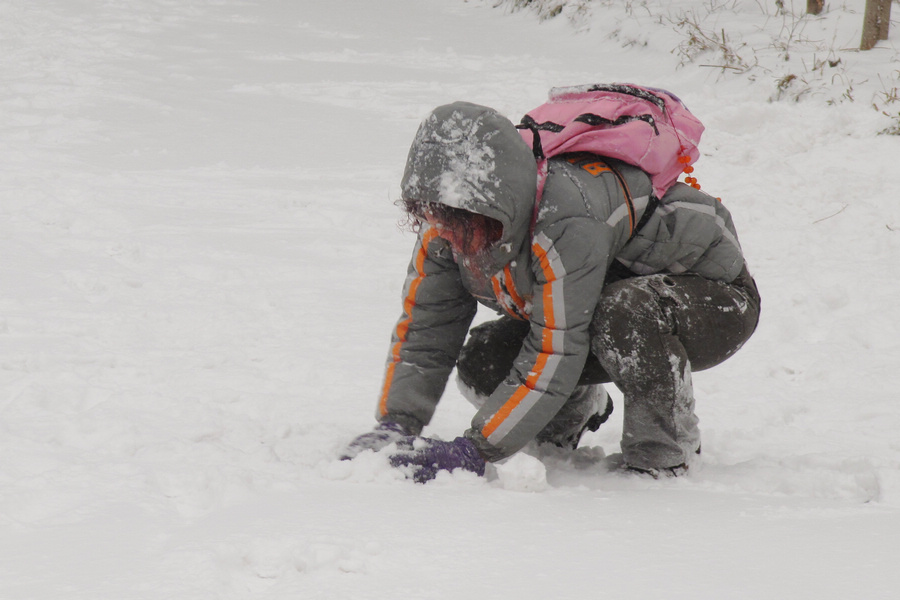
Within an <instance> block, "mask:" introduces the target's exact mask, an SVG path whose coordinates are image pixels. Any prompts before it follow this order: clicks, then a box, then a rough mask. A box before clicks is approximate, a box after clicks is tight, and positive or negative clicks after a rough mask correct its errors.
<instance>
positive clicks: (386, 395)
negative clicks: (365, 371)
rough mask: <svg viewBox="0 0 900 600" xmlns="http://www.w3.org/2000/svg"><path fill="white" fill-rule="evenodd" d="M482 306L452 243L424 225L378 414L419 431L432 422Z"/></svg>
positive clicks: (412, 266)
mask: <svg viewBox="0 0 900 600" xmlns="http://www.w3.org/2000/svg"><path fill="white" fill-rule="evenodd" d="M476 309H477V305H476V301H475V299H474V298H473V297H472V296H471V295H470V294H469V293H468V292H467V291H466V289H465V288H464V287H463V285H462V280H461V279H460V274H459V269H458V267H457V265H456V263H455V262H454V261H453V258H452V255H451V253H450V249H449V246H448V244H447V243H446V242H445V241H444V240H442V239H441V238H439V237H438V236H437V234H436V232H435V230H434V229H433V228H430V227H424V228H423V229H422V231H421V232H420V233H419V238H418V240H417V242H416V247H415V249H414V251H413V256H412V260H411V261H410V264H409V270H408V273H407V277H406V283H405V284H404V286H403V314H402V315H401V317H400V320H399V321H398V322H397V325H396V327H395V328H394V331H393V333H392V336H391V347H390V352H389V353H388V359H387V366H386V368H385V375H384V382H383V385H382V390H381V396H380V398H379V400H378V407H377V411H376V418H377V419H378V420H379V421H383V420H391V421H395V422H398V423H400V424H402V425H404V426H405V427H407V429H409V430H410V431H411V432H412V433H415V434H418V433H419V432H420V431H421V429H422V427H423V426H424V425H426V424H428V422H429V421H430V420H431V417H432V415H433V414H434V410H435V408H436V406H437V403H438V401H439V400H440V398H441V395H442V394H443V392H444V387H445V386H446V384H447V379H448V377H449V376H450V372H451V371H452V369H453V367H454V365H455V364H456V359H457V357H458V355H459V351H460V349H461V348H462V345H463V342H464V340H465V337H466V333H467V332H468V330H469V325H470V324H471V322H472V318H473V317H474V316H475V312H476Z"/></svg>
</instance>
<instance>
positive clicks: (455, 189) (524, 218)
mask: <svg viewBox="0 0 900 600" xmlns="http://www.w3.org/2000/svg"><path fill="white" fill-rule="evenodd" d="M536 182H537V167H536V165H535V161H534V156H533V154H532V152H531V149H530V148H529V147H528V146H527V145H526V144H525V142H523V141H522V138H521V136H520V135H519V132H518V131H517V130H516V128H515V126H514V125H513V124H512V122H510V121H509V119H507V118H506V117H504V116H502V115H500V114H499V113H498V112H497V111H495V110H494V109H492V108H488V107H486V106H479V105H477V104H471V103H468V102H454V103H453V104H448V105H445V106H439V107H438V108H436V109H434V111H432V112H431V114H429V115H428V116H427V117H426V118H425V120H424V121H423V122H422V124H421V125H420V126H419V130H418V131H417V132H416V136H415V138H414V140H413V143H412V146H411V147H410V149H409V157H408V158H407V161H406V170H405V172H404V174H403V180H402V182H401V193H402V196H403V198H404V199H414V200H418V201H422V202H435V203H440V204H445V205H447V206H452V207H454V208H461V209H464V210H468V211H471V212H475V213H478V214H482V215H485V216H487V217H491V218H493V219H497V220H498V221H500V222H501V223H503V237H502V239H501V240H500V244H499V245H498V246H499V248H498V253H499V254H501V255H507V254H509V253H511V252H514V251H515V250H517V249H518V247H519V245H520V244H521V242H522V241H523V240H524V239H525V236H527V234H528V229H529V227H530V225H531V216H532V211H533V207H534V197H535V193H536V189H537V183H536ZM497 258H501V256H497ZM507 258H508V256H507Z"/></svg>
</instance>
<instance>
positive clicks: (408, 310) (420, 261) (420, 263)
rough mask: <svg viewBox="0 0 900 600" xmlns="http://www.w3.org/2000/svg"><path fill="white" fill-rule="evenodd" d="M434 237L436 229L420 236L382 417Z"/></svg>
mask: <svg viewBox="0 0 900 600" xmlns="http://www.w3.org/2000/svg"><path fill="white" fill-rule="evenodd" d="M436 237H437V230H436V229H429V230H428V231H426V232H425V233H424V235H423V236H422V245H421V246H420V247H419V251H418V252H417V253H416V260H415V265H416V266H415V268H416V278H415V279H413V280H412V281H411V282H410V284H409V291H408V292H407V293H406V297H405V298H404V299H403V312H404V313H405V314H406V318H405V319H402V320H401V321H400V322H399V323H397V329H396V331H395V333H396V336H397V340H398V341H397V342H396V343H394V345H393V346H391V362H390V363H389V364H388V366H387V370H386V371H385V374H384V385H383V386H382V388H381V398H380V399H379V400H378V412H379V414H381V415H382V416H384V415H386V414H387V400H388V392H390V389H391V384H392V383H393V381H394V371H395V369H396V368H397V364H398V363H399V362H400V349H401V348H402V347H403V344H404V343H405V342H406V338H407V336H408V335H409V326H410V325H411V324H412V320H413V318H412V311H413V307H415V305H416V295H417V294H418V293H419V286H420V285H421V284H422V280H423V279H425V259H426V258H427V256H428V245H429V244H430V243H431V242H432V240H434V238H436Z"/></svg>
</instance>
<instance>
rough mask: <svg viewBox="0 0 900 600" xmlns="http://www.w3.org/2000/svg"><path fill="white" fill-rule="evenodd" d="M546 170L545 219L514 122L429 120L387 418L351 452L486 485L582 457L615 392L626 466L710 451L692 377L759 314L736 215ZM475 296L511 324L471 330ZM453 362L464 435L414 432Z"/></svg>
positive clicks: (679, 191) (554, 166)
mask: <svg viewBox="0 0 900 600" xmlns="http://www.w3.org/2000/svg"><path fill="white" fill-rule="evenodd" d="M547 167H548V170H547V173H546V178H545V179H544V180H543V189H542V194H541V196H540V198H541V199H540V204H539V210H538V211H535V198H536V193H537V183H536V182H537V181H538V177H537V167H536V164H535V157H534V155H533V153H532V149H531V148H529V147H528V145H527V144H526V143H525V142H524V141H523V138H522V136H520V134H519V132H518V131H517V130H516V128H515V127H514V126H513V124H512V123H511V122H510V121H509V120H507V119H506V118H505V117H503V116H501V115H500V114H498V113H497V112H496V111H494V110H492V109H490V108H487V107H483V106H477V105H474V104H469V103H464V102H457V103H454V104H450V105H447V106H442V107H439V108H437V109H435V110H434V111H433V112H432V113H431V114H430V115H429V116H428V117H427V118H426V119H425V121H424V122H423V123H422V125H421V126H420V128H419V131H418V132H417V134H416V137H415V140H414V142H413V144H412V147H411V149H410V152H409V158H408V161H407V164H406V170H405V173H404V175H403V180H402V184H401V189H402V204H403V206H404V207H405V210H406V212H407V213H408V215H409V218H410V222H411V223H412V224H413V226H414V228H415V229H416V230H417V231H418V240H417V243H416V246H415V249H414V251H413V256H412V260H411V262H410V266H409V274H408V277H407V280H406V284H405V286H404V290H403V295H404V301H403V315H402V316H401V318H400V321H399V322H398V324H397V326H396V328H395V329H394V331H393V336H392V343H391V348H390V352H389V358H388V363H387V368H386V374H385V378H384V384H383V389H382V392H381V397H380V400H379V402H378V406H377V419H378V421H379V423H378V425H377V426H376V428H375V429H374V430H373V431H371V432H368V433H365V434H363V435H361V436H359V437H357V438H356V439H355V440H353V441H352V442H351V443H350V444H349V445H348V446H347V447H346V448H345V450H344V452H343V454H342V458H345V459H349V458H353V457H354V456H356V455H357V454H359V453H360V452H362V451H364V450H369V449H371V450H376V451H377V450H379V449H381V448H384V447H385V446H387V445H389V444H391V443H397V445H398V446H397V447H398V449H397V451H396V452H395V453H394V454H393V456H392V457H391V461H392V464H394V465H395V466H404V467H409V468H410V470H409V472H410V473H411V474H412V476H413V477H414V479H415V480H416V481H420V482H425V481H428V480H430V479H432V478H434V477H435V475H436V474H437V472H438V471H440V470H447V471H452V470H454V469H466V470H468V471H472V472H475V473H478V474H480V475H481V474H483V473H484V468H485V463H486V462H493V461H498V460H502V459H503V458H506V457H508V456H510V455H512V454H513V453H515V452H517V451H519V450H520V449H522V448H523V447H524V446H525V445H526V444H527V443H529V442H530V441H536V442H538V443H548V444H554V445H556V446H560V447H565V448H572V449H574V448H575V447H576V446H577V445H578V442H579V439H580V438H581V436H582V434H583V433H584V432H585V431H586V430H592V431H593V430H596V429H597V427H599V425H600V424H601V423H603V422H604V421H605V420H606V419H607V418H608V417H609V414H610V412H611V411H612V405H611V403H610V401H609V397H608V395H607V394H606V392H605V391H604V390H603V389H602V386H601V385H600V384H603V383H608V382H612V383H614V384H615V385H616V386H617V387H618V388H619V389H620V390H621V391H622V393H623V395H624V430H623V438H622V443H621V449H622V458H623V462H624V466H625V467H626V468H628V469H632V470H635V471H639V472H644V473H650V474H652V475H654V476H658V475H659V474H660V473H665V474H679V473H681V472H683V471H684V470H685V469H686V468H687V466H688V463H689V461H690V460H691V459H692V458H693V457H695V456H696V455H697V454H698V453H699V451H700V435H699V430H698V427H697V418H696V416H695V414H694V394H693V388H692V385H691V371H692V370H695V371H699V370H703V369H707V368H709V367H712V366H714V365H717V364H719V363H720V362H722V361H723V360H725V359H726V358H728V357H730V356H731V355H732V354H734V353H735V352H736V351H737V350H738V349H739V348H740V347H741V346H742V345H743V344H744V343H745V342H746V341H747V339H748V338H749V337H750V336H751V334H752V333H753V331H754V330H755V328H756V325H757V322H758V319H759V309H760V299H759V294H758V292H757V289H756V285H755V283H754V281H753V278H752V277H751V276H750V274H749V272H748V270H747V266H746V265H745V263H744V257H743V254H742V251H741V247H740V245H739V243H738V239H737V234H736V232H735V229H734V225H733V223H732V220H731V216H730V214H729V213H728V211H727V210H726V209H725V207H724V206H723V205H722V204H721V203H720V202H718V201H717V200H716V199H715V198H712V197H710V196H708V195H707V194H705V193H702V192H700V191H699V190H697V189H693V188H692V187H691V186H688V185H685V184H681V183H676V184H675V185H673V186H671V187H670V188H669V189H668V191H667V192H666V193H665V195H664V196H663V197H662V198H661V199H660V200H659V203H658V206H656V207H655V209H654V208H653V207H650V208H647V203H646V200H647V199H648V198H650V197H651V196H652V187H651V181H650V178H649V177H648V175H647V174H646V173H645V172H644V171H642V170H641V169H639V168H637V167H634V166H631V165H629V164H625V163H623V162H620V161H616V160H612V159H608V158H604V157H602V156H598V155H596V154H574V155H573V154H568V155H562V156H557V157H554V158H551V159H550V160H549V161H548V162H547ZM638 200H643V201H644V202H638ZM642 211H643V212H646V213H648V214H647V215H643V214H641V212H642ZM478 302H480V303H482V304H484V305H487V306H489V307H491V308H493V309H496V310H497V311H498V312H500V313H501V314H502V315H503V316H502V317H501V318H500V319H499V320H497V321H493V322H490V323H486V324H484V325H481V326H479V327H475V328H473V329H472V330H471V332H470V331H469V326H470V324H471V322H472V319H473V317H474V315H475V312H476V306H477V303H478ZM467 334H470V335H469V338H468V342H466V337H467ZM454 366H456V367H457V372H458V377H459V380H460V383H461V384H462V385H461V388H462V389H463V391H464V393H465V394H466V396H467V397H468V398H469V399H470V400H471V401H472V402H473V403H475V404H476V406H478V407H479V408H478V411H477V413H476V415H475V417H474V418H473V420H472V426H471V428H470V429H469V430H468V431H466V432H465V433H464V434H463V435H462V436H460V437H458V438H456V439H455V440H453V441H450V442H444V441H439V440H431V439H427V438H417V437H416V436H419V435H420V433H421V431H422V429H423V427H424V426H425V425H426V424H428V422H429V421H430V419H431V417H432V415H433V413H434V411H435V407H436V406H437V403H438V401H439V399H440V397H441V395H442V393H443V391H444V387H445V385H446V383H447V380H448V377H449V375H450V372H451V370H452V369H453V367H454Z"/></svg>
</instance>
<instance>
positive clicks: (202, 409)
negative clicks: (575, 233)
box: [0, 0, 900, 600]
mask: <svg viewBox="0 0 900 600" xmlns="http://www.w3.org/2000/svg"><path fill="white" fill-rule="evenodd" d="M494 4H495V2H494V1H493V0H483V1H479V0H470V1H468V2H466V1H465V0H378V1H377V2H374V1H372V0H341V1H335V2H313V1H312V0H266V1H265V2H250V1H246V0H192V1H190V2H181V1H177V0H115V1H106V2H102V1H99V0H96V1H94V0H77V1H76V0H41V1H40V2H21V1H19V2H16V1H13V0H3V1H0V257H2V258H0V599H2V600H14V599H15V600H19V599H28V600H46V599H51V598H54V599H55V598H66V599H67V600H78V599H85V600H87V599H90V600H97V599H101V598H102V599H110V600H112V599H116V600H118V599H131V598H134V599H154V600H156V599H159V598H178V599H194V598H196V599H209V598H223V599H232V598H235V599H237V598H272V599H282V598H284V599H287V598H292V599H296V598H303V599H307V598H327V599H343V598H348V599H349V598H353V599H357V598H363V599H373V600H378V599H382V598H391V599H393V598H435V599H445V598H473V597H474V598H488V599H498V600H506V599H509V598H515V599H538V598H541V599H542V598H564V599H565V598H634V599H644V598H666V599H681V598H692V599H696V598H701V599H707V598H728V599H732V598H734V599H743V598H746V599H759V598H767V599H769V598H779V599H780V598H785V599H815V600H825V599H839V598H840V599H844V598H862V599H866V600H872V599H887V598H895V597H896V594H897V590H898V589H900V570H898V569H897V567H896V565H897V562H898V559H900V550H898V546H897V538H898V534H900V433H898V432H900V408H898V406H900V324H898V322H900V321H898V318H897V310H896V304H897V299H898V294H900V169H898V168H897V165H898V160H900V137H897V136H886V135H880V136H879V135H876V134H877V133H878V132H879V131H881V130H883V129H885V128H888V127H891V126H892V125H896V124H897V121H898V118H897V115H898V113H900V101H897V100H892V94H896V93H897V87H898V86H900V62H898V47H900V25H898V23H897V21H896V18H897V16H896V15H895V22H894V27H893V31H892V33H891V36H890V40H888V41H886V42H882V43H881V44H879V46H878V47H877V48H876V49H875V50H872V51H871V52H868V53H859V52H856V51H854V50H853V48H854V47H856V46H858V43H859V33H860V28H861V22H862V16H861V9H862V5H863V2H862V0H856V1H853V2H851V1H850V0H847V1H846V2H845V3H833V2H829V3H828V7H827V10H826V12H825V13H824V14H823V15H822V16H820V17H816V18H810V17H802V16H801V15H802V9H803V8H804V7H805V3H802V5H801V2H799V0H794V3H793V5H790V3H786V5H787V6H786V9H787V11H788V12H787V13H786V14H779V13H778V11H777V10H776V7H775V6H774V3H771V4H772V6H769V4H770V3H769V2H768V0H767V1H766V2H761V1H760V2H756V1H750V0H735V1H733V2H728V3H727V4H726V3H723V4H721V5H719V3H717V2H709V1H707V0H702V1H701V0H676V1H675V2H663V1H661V0H660V1H656V0H646V1H644V2H638V1H633V2H620V1H615V2H613V1H612V0H607V1H600V0H598V1H595V2H593V3H591V4H590V6H589V8H590V10H587V11H586V12H584V13H579V12H578V11H577V10H575V9H577V8H578V4H577V3H572V4H570V5H568V6H567V8H566V9H565V10H564V11H563V15H561V16H560V17H557V18H555V19H550V20H547V21H540V20H539V18H538V16H537V15H536V14H535V13H534V12H533V11H522V12H516V13H510V12H509V11H508V10H507V9H506V8H505V7H504V6H501V7H495V6H494ZM508 4H509V3H507V5H508ZM895 12H896V7H895ZM707 13H709V14H707ZM573 20H574V21H573ZM691 22H694V23H696V24H698V25H699V26H700V27H699V28H697V27H695V28H694V29H693V30H692V29H691V27H692V25H691V24H690V23H691ZM679 23H681V26H680V27H679V25H678V24H679ZM691 32H693V33H694V40H695V43H694V44H693V45H685V40H686V39H689V38H688V37H686V36H687V35H688V34H689V33H691ZM704 32H706V33H711V34H712V36H711V38H710V39H712V40H715V39H722V40H724V42H723V44H721V45H720V47H719V49H718V50H716V49H715V48H712V49H711V50H709V51H707V52H705V53H697V50H698V48H699V47H700V46H701V45H703V44H702V42H703V35H702V34H703V33H704ZM721 36H724V37H721ZM706 44H708V45H711V46H714V45H715V44H712V43H711V42H710V40H706ZM723 47H724V48H725V50H726V51H723ZM735 57H737V58H735ZM723 66H724V67H725V68H722V67H723ZM792 75H793V77H791V76H792ZM608 81H632V82H636V83H644V84H651V85H656V86H659V87H665V88H669V89H671V90H673V91H675V92H676V93H677V94H678V95H680V96H681V97H682V98H683V99H684V100H685V102H686V103H687V104H688V106H690V107H691V109H692V110H693V111H694V112H695V113H696V114H697V115H698V116H699V117H700V118H701V119H702V120H703V121H704V122H705V123H706V125H707V127H708V129H707V132H706V134H705V137H704V140H703V144H702V150H703V151H704V156H703V158H702V159H701V161H700V162H699V163H698V165H697V173H696V174H697V175H698V177H699V179H700V182H701V184H702V185H703V186H704V188H705V189H708V190H710V191H712V192H713V193H714V194H715V195H718V196H721V197H722V198H723V200H724V201H725V202H726V203H727V204H728V206H729V208H730V209H731V211H732V212H733V214H734V217H735V221H736V223H737V225H738V229H739V233H740V235H741V239H742V242H743V244H744V247H745V251H746V254H747V255H748V257H749V260H750V261H751V266H752V268H753V271H754V274H755V275H756V277H757V280H758V282H759V285H760V289H761V292H762V295H763V309H764V314H763V320H762V323H761V325H760V328H759V330H758V332H757V334H756V335H755V337H754V338H753V339H752V340H751V341H750V343H748V345H747V346H746V347H745V349H744V350H742V351H741V352H740V353H739V354H738V355H737V356H736V357H734V358H733V359H732V360H731V361H729V362H728V363H726V364H724V365H722V366H721V367H719V368H717V369H714V370H711V371H708V372H704V373H700V374H697V375H695V378H694V379H695V386H696V390H697V396H698V410H699V415H700V417H701V425H702V427H703V435H704V438H703V463H702V465H700V466H699V467H697V468H694V469H692V471H691V472H690V474H689V475H688V476H686V477H684V478H679V479H674V480H660V481H653V480H647V479H644V478H639V477H629V476H624V475H621V474H615V473H608V472H605V471H603V470H602V469H599V468H597V467H596V465H594V466H591V464H590V461H586V460H578V459H587V458H590V457H591V456H592V455H600V454H601V453H602V452H605V453H607V454H608V453H612V452H615V451H616V450H617V444H618V438H619V435H620V433H621V410H620V411H618V412H617V413H615V414H614V417H613V419H612V420H611V422H610V423H608V424H606V425H605V426H604V427H602V428H601V429H600V431H598V432H597V433H595V434H591V435H590V436H587V437H586V438H585V441H584V442H583V444H584V445H586V446H588V448H586V449H584V450H580V451H579V453H578V454H577V455H576V456H575V457H555V458H548V459H546V460H545V462H544V463H543V465H542V464H541V463H538V462H537V461H536V459H533V458H531V457H528V456H521V457H516V458H515V459H514V460H512V461H510V462H509V463H508V464H506V465H503V466H501V467H500V468H499V469H498V471H499V473H497V474H493V475H492V477H490V478H487V479H481V478H477V477H474V476H470V475H469V474H459V475H447V476H442V477H440V478H439V479H438V480H437V481H435V482H432V483H430V484H428V485H424V486H423V485H416V484H413V483H411V482H408V481H406V480H404V479H403V478H402V476H401V475H400V474H399V473H397V472H395V471H392V470H391V469H390V468H389V467H388V466H387V464H386V461H385V459H384V458H383V457H381V456H378V455H373V454H371V453H370V454H368V455H364V456H362V457H360V458H359V459H358V460H356V461H353V462H350V463H347V462H339V461H337V460H335V452H336V450H337V449H338V448H340V446H341V445H342V444H343V443H345V442H346V441H347V440H348V439H350V438H351V437H353V436H354V435H356V434H357V433H360V432H362V431H365V430H367V429H368V428H369V427H371V425H372V423H373V416H372V415H373V412H374V403H375V398H376V395H377V391H378V387H379V384H380V381H381V376H382V368H383V363H384V359H385V356H386V352H387V344H388V339H389V333H390V328H391V327H392V326H393V324H394V321H395V319H396V318H397V316H398V315H399V310H400V304H399V293H400V286H401V283H402V280H403V278H404V275H405V269H406V262H407V259H408V253H409V251H410V249H411V246H412V241H413V240H412V235H411V234H409V233H404V232H402V231H401V230H400V229H399V228H398V227H397V222H398V219H399V214H398V210H397V209H396V207H395V206H393V204H392V202H393V201H394V200H396V199H397V195H398V183H399V178H400V174H401V172H402V167H403V163H404V160H405V157H406V151H407V148H408V144H409V142H410V140H411V138H412V134H413V132H414V131H415V129H416V127H417V125H418V123H419V120H420V119H421V118H422V117H423V116H424V115H425V114H426V113H427V111H428V110H429V109H430V108H432V107H433V106H436V105H438V104H442V103H445V102H448V101H452V100H457V99H464V100H470V101H474V102H478V103H482V104H487V105H491V106H494V107H495V108H497V109H499V110H500V111H502V112H504V113H505V114H507V115H509V116H510V117H511V118H513V119H514V120H517V119H518V117H519V116H520V115H521V114H522V113H524V112H525V111H526V110H528V109H530V108H532V107H533V106H536V105H537V104H539V103H540V102H542V101H543V99H544V97H545V94H546V91H547V89H548V88H550V87H552V86H556V85H570V84H579V83H589V82H608ZM779 97H780V100H777V101H774V102H773V101H770V100H772V99H777V98H779ZM796 98H799V102H797V101H795V99H796ZM873 104H874V105H877V107H878V108H877V110H876V109H875V108H873ZM882 112H886V113H887V114H888V116H885V115H884V114H882ZM890 115H894V118H893V119H892V118H890ZM490 316H491V315H490V314H484V315H481V317H480V318H485V319H486V318H490ZM612 393H613V397H614V399H615V400H616V401H617V402H618V400H619V398H620V397H619V396H618V393H617V392H616V391H615V390H612ZM471 414H472V409H471V408H470V407H469V406H468V405H467V404H466V403H465V401H464V400H462V398H461V396H460V395H459V394H458V392H457V391H456V390H455V388H453V387H452V386H451V387H450V388H449V389H448V391H447V394H446V397H445V400H444V402H443V403H442V405H441V407H440V408H439V410H438V414H437V416H436V418H435V420H434V422H433V423H432V424H431V426H430V427H429V428H428V429H427V430H426V432H427V433H428V434H430V435H436V436H440V437H444V438H450V437H453V436H455V435H458V434H459V433H460V432H461V431H462V430H464V429H465V428H466V426H467V424H468V421H469V419H470V417H471Z"/></svg>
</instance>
